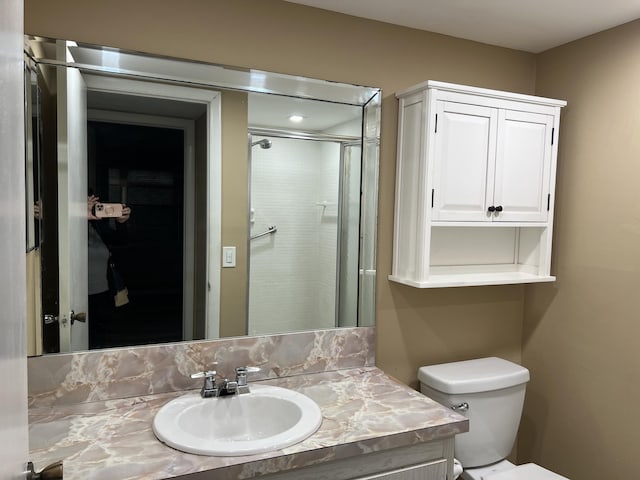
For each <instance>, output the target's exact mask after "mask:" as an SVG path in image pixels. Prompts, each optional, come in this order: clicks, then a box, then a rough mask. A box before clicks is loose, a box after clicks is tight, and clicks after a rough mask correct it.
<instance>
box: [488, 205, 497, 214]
mask: <svg viewBox="0 0 640 480" xmlns="http://www.w3.org/2000/svg"><path fill="white" fill-rule="evenodd" d="M487 210H489V211H490V212H491V213H493V212H495V211H496V207H494V206H493V205H491V206H490V207H489V208H488V209H487Z"/></svg>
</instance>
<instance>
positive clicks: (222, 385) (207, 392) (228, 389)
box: [191, 367, 260, 398]
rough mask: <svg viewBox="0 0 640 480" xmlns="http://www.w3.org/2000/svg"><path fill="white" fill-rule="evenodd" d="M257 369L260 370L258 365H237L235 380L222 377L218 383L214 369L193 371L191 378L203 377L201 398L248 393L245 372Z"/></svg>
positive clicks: (256, 370)
mask: <svg viewBox="0 0 640 480" xmlns="http://www.w3.org/2000/svg"><path fill="white" fill-rule="evenodd" d="M258 371H260V369H259V368H258V367H237V368H236V379H235V380H228V379H226V378H224V379H222V380H221V381H220V382H219V383H216V374H217V372H216V371H215V370H209V371H206V372H198V373H194V374H193V375H191V378H204V385H202V389H200V396H201V397H202V398H211V397H227V396H230V395H236V394H237V395H241V394H243V393H249V385H247V373H249V372H258Z"/></svg>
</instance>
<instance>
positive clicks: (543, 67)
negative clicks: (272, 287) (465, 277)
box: [25, 0, 640, 480]
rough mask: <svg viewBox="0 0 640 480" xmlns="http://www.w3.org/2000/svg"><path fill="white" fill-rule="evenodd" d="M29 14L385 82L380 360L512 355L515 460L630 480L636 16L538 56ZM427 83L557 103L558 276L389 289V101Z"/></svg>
mask: <svg viewBox="0 0 640 480" xmlns="http://www.w3.org/2000/svg"><path fill="white" fill-rule="evenodd" d="M25 12H26V13H25V16H26V20H25V21H26V25H25V31H26V32H28V33H35V34H40V35H46V36H53V37H61V38H64V37H67V38H72V39H76V40H82V41H86V42H90V43H97V44H105V45H112V46H118V47H123V48H128V49H133V50H140V51H146V52H152V53H159V54H166V55H173V56H178V57H186V58H192V59H197V60H203V61H210V62H216V63H225V64H231V65H236V66H245V67H246V66H252V67H256V68H259V69H265V70H272V71H278V72H284V73H290V74H299V75H306V76H310V77H317V78H324V79H329V80H335V81H342V82H351V83H357V84H364V85H372V86H377V87H381V88H382V89H383V118H382V122H383V123H382V142H381V165H380V198H379V206H380V211H379V230H378V272H379V277H378V285H377V333H378V335H377V338H378V340H377V342H378V344H377V350H376V356H377V364H378V365H379V366H380V367H381V368H383V369H384V370H386V371H387V372H388V373H390V374H392V375H395V376H396V377H398V378H399V379H400V380H402V381H405V382H407V383H410V384H413V385H415V382H416V380H415V376H416V369H417V368H418V366H420V365H422V364H426V363H432V362H440V361H450V360H460V359H464V358H471V357H475V356H480V355H488V354H490V355H500V356H503V357H506V358H510V359H513V360H516V361H519V360H520V359H521V354H522V360H523V362H524V364H525V365H526V366H527V367H529V368H530V369H531V373H532V381H531V383H530V385H529V390H528V395H527V402H526V407H525V416H524V419H523V424H522V429H521V435H520V441H519V457H520V458H519V459H520V460H521V461H526V460H534V461H536V462H539V463H541V464H543V465H545V466H548V467H550V468H554V469H556V470H557V471H558V472H560V473H564V474H566V475H567V476H569V477H570V478H573V479H575V480H595V479H597V480H602V479H607V480H615V479H622V478H623V476H626V478H633V477H634V473H633V472H634V469H633V467H635V466H636V465H637V461H635V460H636V459H635V457H634V455H635V453H636V452H635V451H636V450H637V441H634V439H637V438H638V433H637V426H638V422H637V420H636V419H635V409H634V406H635V405H636V404H637V403H638V401H639V400H640V391H639V389H640V381H639V380H640V379H639V378H638V371H639V370H640V360H639V357H638V354H637V346H636V343H637V341H636V340H635V339H636V338H637V337H638V335H639V334H640V323H639V322H638V317H639V316H638V313H637V311H638V307H637V304H636V296H637V295H638V292H639V291H640V288H639V287H640V275H639V274H638V271H639V269H640V253H638V252H640V242H638V236H639V235H640V224H639V222H640V216H639V214H638V206H639V205H640V197H639V196H640V193H638V192H639V191H640V188H639V187H638V178H639V176H640V166H639V165H640V164H639V163H638V159H639V158H640V155H639V154H640V133H639V132H640V115H639V114H638V111H640V109H639V106H640V87H639V86H640V60H639V59H640V23H638V22H636V23H633V24H630V25H627V26H624V27H620V28H618V29H615V30H613V31H610V32H606V33H603V34H600V35H596V36H594V37H591V38H588V39H585V40H582V41H578V42H575V43H572V44H569V45H567V46H564V47H561V48H557V49H554V50H552V51H550V52H547V53H545V54H542V55H540V56H538V57H536V56H533V55H529V54H526V53H522V52H516V51H512V50H507V49H500V48H495V47H490V46H486V45H481V44H478V43H473V42H468V41H464V40H459V39H454V38H450V37H445V36H441V35H437V34H431V33H427V32H420V31H417V30H411V29H407V28H401V27H395V26H391V25H387V24H382V23H377V22H373V21H368V20H363V19H357V18H353V17H348V16H344V15H339V14H334V13H330V12H324V11H321V10H315V9H310V8H306V7H301V6H298V5H293V4H288V3H285V2H281V1H279V0H234V1H216V0H202V1H196V0H192V1H190V2H177V1H174V0H157V1H152V0H138V1H136V2H130V1H128V2H125V1H122V0H114V1H111V2H102V3H98V2H91V3H90V2H87V1H86V0H58V1H56V2H51V1H49V0H26V1H25ZM149 12H153V14H152V15H151V14H150V13H149ZM113 25H117V28H113ZM536 63H537V73H536ZM425 79H435V80H443V81H450V82H457V83H466V84H472V85H476V86H481V87H488V88H497V89H504V90H510V91H515V92H522V93H537V94H540V95H545V96H550V97H556V98H561V99H566V100H568V102H569V106H568V107H567V108H566V109H564V110H563V113H562V120H561V137H560V138H561V141H560V156H559V172H558V187H557V204H556V219H557V221H556V230H555V245H554V261H553V271H554V273H555V274H556V275H558V279H559V280H558V282H556V283H555V284H545V285H536V286H528V287H523V286H505V287H473V288H464V289H455V288H452V289H438V290H428V291H420V290H417V289H412V288H410V287H405V286H400V285H395V284H391V283H389V282H388V281H387V279H386V277H387V275H388V274H389V272H390V268H391V252H392V240H391V239H392V230H393V203H394V198H393V195H394V181H395V144H396V128H397V124H396V115H397V104H396V100H395V98H394V97H393V93H394V92H395V91H397V90H400V89H403V88H405V87H407V86H409V85H412V84H415V83H417V82H420V81H423V80H425ZM536 81H537V86H536ZM629 106H632V108H629ZM525 293H526V301H525ZM523 311H524V328H523ZM522 342H524V343H522ZM522 348H523V351H521V350H522ZM614 371H615V372H616V374H613V373H612V372H614Z"/></svg>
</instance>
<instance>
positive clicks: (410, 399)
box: [29, 367, 468, 480]
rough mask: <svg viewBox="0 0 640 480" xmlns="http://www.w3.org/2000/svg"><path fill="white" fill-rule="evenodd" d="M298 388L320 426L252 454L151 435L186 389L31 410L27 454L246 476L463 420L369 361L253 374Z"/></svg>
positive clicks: (72, 478) (416, 439)
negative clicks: (222, 453) (270, 375)
mask: <svg viewBox="0 0 640 480" xmlns="http://www.w3.org/2000/svg"><path fill="white" fill-rule="evenodd" d="M260 383H262V384H265V385H277V386H281V387H286V388H290V389H292V390H296V391H299V392H302V393H304V394H306V395H307V396H309V397H310V398H312V399H313V400H315V401H316V403H318V405H319V406H320V408H321V410H322V415H323V421H322V425H321V426H320V428H319V429H318V431H317V432H316V433H315V434H313V435H312V436H310V437H309V438H307V439H306V440H304V441H302V442H300V443H298V444H296V445H293V446H291V447H288V448H285V449H282V450H276V451H273V452H268V453H263V454H259V455H248V456H241V457H207V456H199V455H192V454H187V453H182V452H179V451H177V450H174V449H172V448H170V447H168V446H166V445H164V444H162V443H161V442H160V441H158V440H157V439H156V437H155V436H154V434H153V430H152V428H151V424H152V420H153V417H154V415H155V414H156V412H157V411H158V410H159V409H160V407H162V406H163V405H164V404H165V403H167V402H168V401H169V400H171V399H173V398H176V397H178V396H180V395H183V394H185V393H187V392H185V391H182V392H171V393H162V394H155V395H146V396H135V397H129V398H123V399H116V400H106V401H96V402H87V403H79V404H75V405H57V406H40V407H32V408H30V409H29V440H30V458H31V460H32V461H33V462H34V464H35V466H36V470H40V469H42V468H44V467H45V466H47V465H48V464H49V463H53V462H55V461H58V460H63V461H64V477H65V480H80V479H82V480H113V479H119V480H126V479H130V480H134V479H135V480H157V479H167V478H174V477H179V476H181V475H187V474H192V473H196V472H203V471H209V470H216V479H220V480H231V479H248V478H257V477H260V476H261V475H264V474H268V473H274V472H279V471H286V470H290V469H294V468H300V467H302V466H307V465H313V464H318V463H322V462H326V461H331V460H337V459H341V458H348V457H352V456H355V455H360V454H362V453H370V452H375V451H381V450H386V449H390V448H396V447H403V446H409V445H414V444H416V443H420V442H428V441H434V440H439V439H443V438H447V437H451V436H452V435H455V434H457V433H462V432H466V431H467V430H468V421H467V419H466V418H465V417H462V416H460V415H458V414H456V413H455V412H453V411H452V410H450V409H447V408H444V407H442V406H441V405H439V404H438V403H436V402H434V401H433V400H431V399H429V398H427V397H425V396H423V395H422V394H421V393H419V392H416V391H415V390H413V389H411V388H409V387H407V386H406V385H403V384H401V383H399V382H397V381H395V380H393V379H392V378H390V377H389V376H387V375H385V374H384V372H382V371H381V370H379V369H377V368H375V367H364V368H353V369H348V370H338V371H333V372H324V373H313V374H307V375H297V376H292V377H285V378H279V379H273V380H264V381H262V382H260Z"/></svg>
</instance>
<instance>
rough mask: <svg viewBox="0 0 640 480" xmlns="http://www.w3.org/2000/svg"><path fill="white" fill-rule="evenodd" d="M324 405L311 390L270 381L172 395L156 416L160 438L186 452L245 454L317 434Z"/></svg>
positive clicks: (156, 426) (268, 449) (298, 440)
mask: <svg viewBox="0 0 640 480" xmlns="http://www.w3.org/2000/svg"><path fill="white" fill-rule="evenodd" d="M321 423H322V413H321V412H320V407H318V405H317V404H316V403H315V402H314V401H313V400H311V399H310V398H309V397H307V396H306V395H303V394H301V393H298V392H294V391H293V390H289V389H286V388H280V387H272V386H267V385H251V392H250V393H245V394H242V395H234V396H228V397H218V398H202V397H200V394H198V393H193V394H189V395H184V396H182V397H178V398H176V399H174V400H171V401H170V402H168V403H167V404H166V405H164V406H163V407H162V408H161V409H160V410H159V411H158V413H157V414H156V416H155V418H154V420H153V431H154V432H155V434H156V436H157V437H158V439H159V440H160V441H162V442H164V443H166V444H167V445H169V446H170V447H173V448H176V449H177V450H181V451H183V452H187V453H195V454H198V455H213V456H240V455H252V454H256V453H263V452H268V451H271V450H278V449H281V448H285V447H288V446H291V445H293V444H295V443H298V442H300V441H302V440H304V439H305V438H307V437H308V436H309V435H311V434H313V433H314V432H315V431H316V430H317V429H318V428H319V427H320V424H321Z"/></svg>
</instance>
